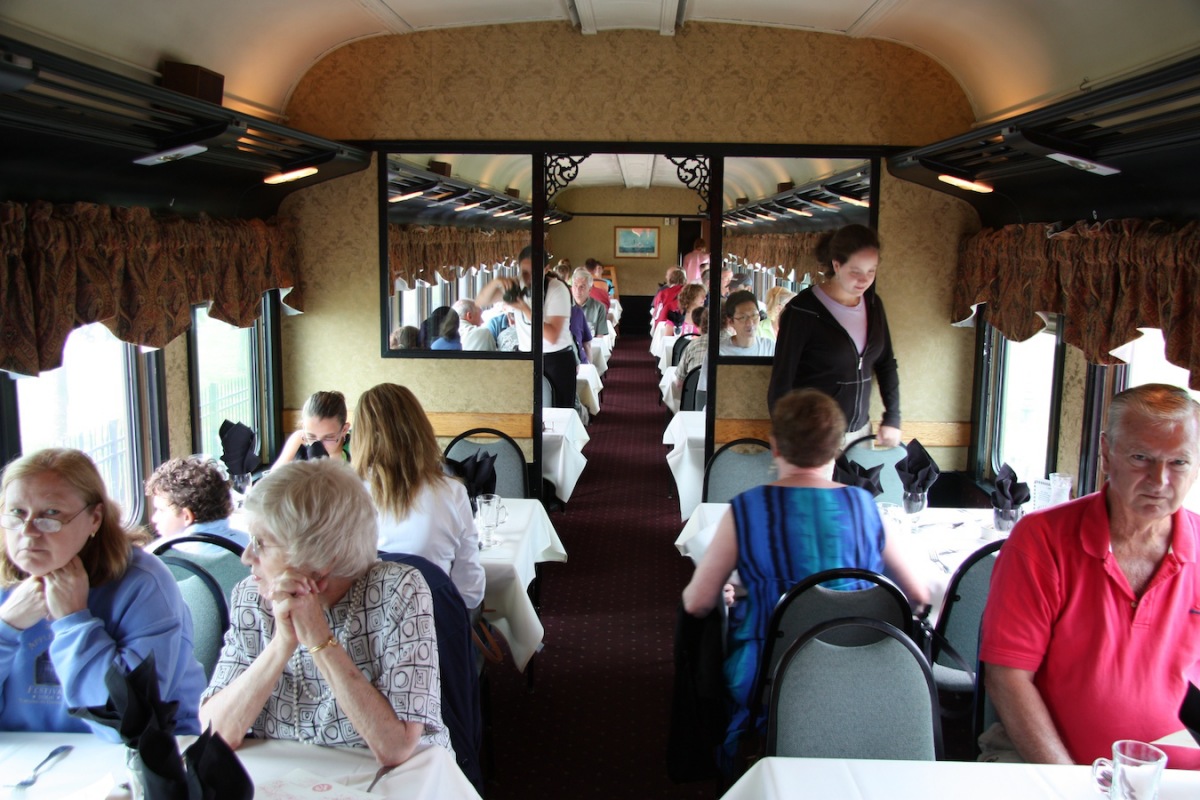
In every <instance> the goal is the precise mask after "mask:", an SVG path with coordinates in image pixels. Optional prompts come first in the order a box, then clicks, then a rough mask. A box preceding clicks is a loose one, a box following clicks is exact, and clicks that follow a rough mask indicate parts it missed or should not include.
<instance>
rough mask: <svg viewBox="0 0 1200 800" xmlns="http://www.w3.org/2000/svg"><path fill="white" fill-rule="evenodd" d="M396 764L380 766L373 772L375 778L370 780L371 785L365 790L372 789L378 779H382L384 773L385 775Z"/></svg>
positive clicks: (396, 765)
mask: <svg viewBox="0 0 1200 800" xmlns="http://www.w3.org/2000/svg"><path fill="white" fill-rule="evenodd" d="M398 766H400V765H399V764H392V765H391V766H390V767H380V768H379V771H378V772H376V773H375V780H373V781H371V785H370V786H368V787H367V791H368V792H370V791H371V790H372V789H374V788H375V784H377V783H379V781H380V780H382V779H383V776H384V775H387V774H388V773H389V772H391V771H392V770H394V769H395V768H396V767H398Z"/></svg>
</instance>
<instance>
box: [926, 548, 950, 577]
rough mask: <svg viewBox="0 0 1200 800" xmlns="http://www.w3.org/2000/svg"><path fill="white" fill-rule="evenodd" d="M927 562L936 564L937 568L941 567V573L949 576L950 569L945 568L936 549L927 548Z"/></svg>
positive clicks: (944, 563)
mask: <svg viewBox="0 0 1200 800" xmlns="http://www.w3.org/2000/svg"><path fill="white" fill-rule="evenodd" d="M929 560H930V561H932V562H933V563H935V564H937V565H938V566H939V567H941V568H942V572H945V573H946V574H950V567H948V566H946V562H945V561H942V556H941V554H940V553H939V552H938V551H937V548H936V547H931V548H929Z"/></svg>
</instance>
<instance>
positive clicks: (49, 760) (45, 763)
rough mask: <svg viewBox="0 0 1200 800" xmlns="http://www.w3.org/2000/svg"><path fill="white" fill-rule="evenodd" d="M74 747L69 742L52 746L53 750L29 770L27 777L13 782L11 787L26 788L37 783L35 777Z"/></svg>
mask: <svg viewBox="0 0 1200 800" xmlns="http://www.w3.org/2000/svg"><path fill="white" fill-rule="evenodd" d="M74 749H75V748H74V746H72V745H69V744H64V745H59V746H58V747H56V748H54V749H53V750H51V751H50V755H48V756H46V757H45V758H43V759H42V763H40V764H38V765H37V766H36V767H34V768H33V772H31V773H30V774H29V777H28V778H26V779H25V780H23V781H21V782H20V783H15V784H13V788H14V789H28V788H29V787H30V786H33V785H34V784H35V783H37V779H38V778H39V777H40V776H41V774H42V773H43V772H45V771H46V770H48V769H50V767H52V766H54V765H55V764H56V763H57V762H58V760H59V759H61V758H62V757H63V756H65V755H66V754H67V753H70V752H71V751H72V750H74Z"/></svg>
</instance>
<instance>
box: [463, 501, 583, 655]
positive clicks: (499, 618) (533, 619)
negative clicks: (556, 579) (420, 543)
mask: <svg viewBox="0 0 1200 800" xmlns="http://www.w3.org/2000/svg"><path fill="white" fill-rule="evenodd" d="M504 506H505V508H507V509H508V520H507V522H505V523H504V524H503V525H501V526H500V527H499V528H498V529H497V530H496V536H497V538H498V539H499V540H500V544H498V545H496V546H495V547H489V548H488V549H486V550H484V551H482V552H481V553H480V554H479V556H480V560H481V561H482V562H483V572H484V575H485V577H486V580H487V585H486V588H485V589H484V593H483V608H484V613H483V615H484V617H486V618H487V620H488V622H491V623H492V624H493V625H495V626H496V628H497V629H499V631H500V633H502V634H503V635H504V638H505V639H506V640H507V641H508V647H509V650H511V651H512V655H513V660H514V661H515V662H516V664H517V669H520V670H524V669H525V665H526V664H528V663H529V659H531V658H532V657H533V655H534V653H536V652H537V651H538V650H540V649H541V647H542V638H543V637H544V636H545V635H546V630H545V628H543V627H542V621H541V620H540V619H538V615H537V611H536V610H535V609H534V607H533V601H532V600H530V599H529V592H528V589H529V584H530V583H532V582H533V578H534V575H535V570H534V565H535V564H537V563H539V562H542V561H566V560H567V551H566V548H564V547H563V544H562V541H560V540H559V538H558V532H557V531H555V530H554V526H553V525H551V524H550V517H548V516H546V509H544V508H542V504H541V503H539V502H538V501H537V500H523V499H510V498H505V500H504Z"/></svg>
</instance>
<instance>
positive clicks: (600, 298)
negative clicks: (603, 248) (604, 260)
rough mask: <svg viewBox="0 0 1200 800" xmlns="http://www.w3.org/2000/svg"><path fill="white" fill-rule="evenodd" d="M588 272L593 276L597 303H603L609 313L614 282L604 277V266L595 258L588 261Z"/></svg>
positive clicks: (592, 291)
mask: <svg viewBox="0 0 1200 800" xmlns="http://www.w3.org/2000/svg"><path fill="white" fill-rule="evenodd" d="M587 271H588V273H590V274H591V276H592V289H591V295H592V297H594V298H596V302H598V303H602V304H603V305H604V309H605V311H607V310H608V309H609V308H611V307H612V293H613V282H612V281H611V280H609V279H608V278H606V277H604V265H603V264H601V263H600V262H599V261H597V260H596V259H594V258H589V259H588V260H587ZM601 284H603V285H601ZM596 335H597V336H603V335H604V334H602V333H597V334H596Z"/></svg>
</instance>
